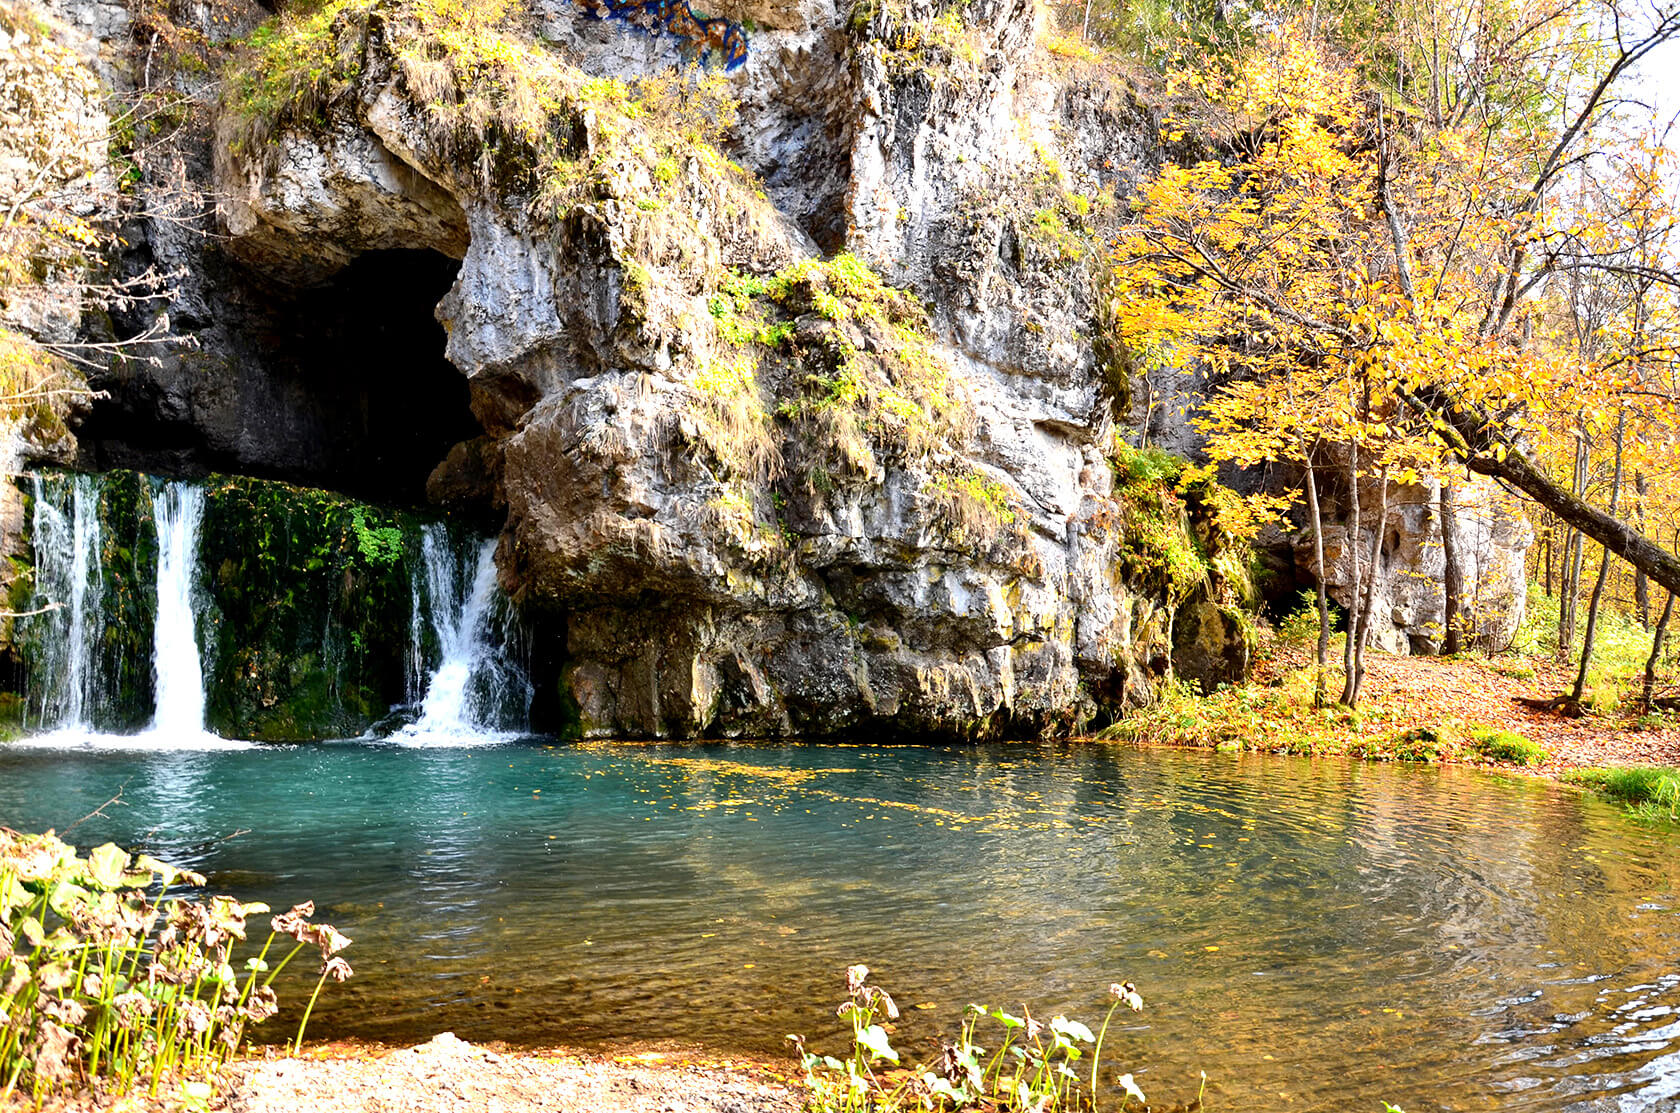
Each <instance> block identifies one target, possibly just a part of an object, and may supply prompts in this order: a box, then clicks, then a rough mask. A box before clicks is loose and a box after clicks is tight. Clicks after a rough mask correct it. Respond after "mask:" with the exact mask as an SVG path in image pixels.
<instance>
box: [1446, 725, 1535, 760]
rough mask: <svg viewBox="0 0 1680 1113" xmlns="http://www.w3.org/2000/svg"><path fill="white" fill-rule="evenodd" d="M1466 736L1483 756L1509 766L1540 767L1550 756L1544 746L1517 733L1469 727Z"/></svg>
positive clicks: (1466, 729) (1466, 728) (1465, 731)
mask: <svg viewBox="0 0 1680 1113" xmlns="http://www.w3.org/2000/svg"><path fill="white" fill-rule="evenodd" d="M1464 734H1465V737H1467V738H1468V739H1469V740H1470V743H1471V745H1472V746H1474V747H1475V749H1476V750H1477V751H1478V752H1480V753H1481V754H1482V755H1483V756H1485V757H1487V758H1489V759H1491V760H1493V761H1502V762H1505V763H1506V764H1508V765H1539V764H1540V763H1541V762H1543V761H1545V760H1546V758H1547V757H1549V756H1550V755H1549V754H1547V752H1546V749H1545V747H1544V746H1541V745H1540V744H1539V743H1538V742H1535V741H1533V740H1532V739H1529V738H1526V737H1524V736H1523V735H1521V734H1518V733H1516V732H1515V731H1510V730H1500V729H1499V728H1497V727H1484V726H1468V727H1465V728H1464Z"/></svg>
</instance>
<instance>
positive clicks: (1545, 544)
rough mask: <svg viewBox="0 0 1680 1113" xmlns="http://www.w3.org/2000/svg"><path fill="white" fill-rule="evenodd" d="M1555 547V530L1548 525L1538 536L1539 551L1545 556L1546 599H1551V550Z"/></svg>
mask: <svg viewBox="0 0 1680 1113" xmlns="http://www.w3.org/2000/svg"><path fill="white" fill-rule="evenodd" d="M1556 547H1557V529H1556V527H1554V526H1553V525H1551V524H1550V523H1548V524H1547V526H1546V532H1545V533H1543V534H1541V535H1540V551H1541V552H1543V553H1545V554H1546V598H1548V599H1550V598H1551V597H1552V555H1553V554H1552V550H1553V549H1555V548H1556Z"/></svg>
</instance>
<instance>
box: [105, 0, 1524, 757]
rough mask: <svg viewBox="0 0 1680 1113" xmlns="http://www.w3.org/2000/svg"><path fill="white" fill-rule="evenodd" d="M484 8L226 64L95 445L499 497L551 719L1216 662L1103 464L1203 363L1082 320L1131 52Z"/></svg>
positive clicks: (961, 709)
mask: <svg viewBox="0 0 1680 1113" xmlns="http://www.w3.org/2000/svg"><path fill="white" fill-rule="evenodd" d="M479 7H486V8H496V7H498V6H497V5H476V6H475V5H474V4H472V3H470V2H467V0H460V2H459V3H456V2H453V0H452V2H450V3H441V4H426V5H419V4H411V3H407V2H406V0H328V2H326V3H324V4H322V5H320V6H318V7H317V8H315V9H312V10H311V12H310V13H308V14H306V15H304V14H300V15H299V16H298V17H297V18H296V19H295V20H294V21H293V22H292V23H290V24H289V25H288V26H289V27H290V32H288V33H292V34H294V36H295V37H294V39H293V40H292V41H291V45H290V46H289V47H288V49H287V50H286V51H272V52H266V53H265V52H261V51H259V52H257V53H256V54H255V55H254V56H253V57H252V58H251V59H250V60H248V61H247V62H246V63H244V64H243V66H242V67H240V68H237V69H235V70H234V71H232V72H231V73H230V74H229V75H228V76H227V77H226V79H225V82H224V90H223V94H222V100H221V103H220V106H219V109H218V117H217V120H216V122H215V128H214V139H213V141H210V142H206V143H205V144H204V145H203V147H202V148H199V150H200V151H201V153H202V154H203V155H204V158H205V159H206V160H209V159H210V158H211V157H212V156H213V160H214V161H213V167H210V166H194V167H192V168H190V170H191V172H192V173H196V174H198V175H199V176H200V177H201V178H202V177H209V178H211V180H212V186H213V191H212V192H213V193H214V195H215V196H217V197H219V198H221V202H220V206H219V220H220V222H221V226H222V230H223V231H225V233H226V241H225V245H222V246H204V245H195V244H192V243H189V242H186V241H184V240H181V239H180V238H179V237H176V236H175V235H174V233H172V232H171V231H170V229H169V228H168V227H165V226H154V227H153V228H152V229H151V232H150V234H149V235H148V236H147V237H146V238H145V244H146V249H147V250H148V251H149V252H151V253H152V254H153V255H154V256H155V257H156V258H158V259H160V260H162V261H164V262H169V263H179V264H181V265H182V266H184V267H185V268H186V269H187V271H188V272H189V273H190V277H189V279H188V280H187V281H186V282H184V283H183V285H182V287H181V289H180V290H179V291H178V294H177V297H176V299H175V302H174V303H173V304H172V306H171V309H170V312H171V313H172V315H173V316H172V320H173V321H174V323H176V324H177V325H181V324H183V323H184V324H185V326H186V327H187V329H188V331H193V332H195V333H196V334H197V335H198V336H199V339H200V352H201V354H192V353H189V354H166V355H164V356H161V357H160V362H159V364H158V365H157V366H153V367H149V368H140V369H129V370H123V371H114V372H112V374H111V375H110V376H108V377H107V379H105V380H102V381H101V382H100V383H98V384H96V385H101V386H106V387H108V388H109V389H110V392H111V400H110V401H109V402H106V403H102V404H101V406H100V407H96V408H95V411H94V413H93V415H92V417H90V418H89V419H88V420H87V421H86V422H84V423H83V425H82V428H81V429H80V433H81V436H82V441H83V446H84V455H85V456H86V457H87V458H88V462H90V463H94V464H98V465H101V466H108V465H111V464H130V465H140V466H150V467H154V468H156V467H158V466H159V461H163V462H164V463H165V464H167V465H168V466H169V467H170V468H172V469H174V470H194V469H203V468H205V467H211V466H215V467H222V468H228V469H231V470H238V471H241V472H245V473H247V474H250V473H256V474H268V475H278V476H282V477H285V478H289V479H293V480H297V481H304V482H310V483H315V484H318V485H323V486H331V487H336V488H339V489H350V490H352V491H361V492H363V493H373V494H378V495H379V496H380V497H385V498H391V499H395V500H417V499H418V498H419V497H420V493H421V489H422V487H423V489H424V493H425V495H426V497H428V498H430V499H431V500H432V501H434V502H436V503H438V504H441V505H444V506H447V507H449V508H451V509H456V510H464V511H467V512H470V513H471V514H473V515H475V516H478V517H479V518H481V519H482V520H484V521H486V522H490V523H493V524H494V525H495V526H497V527H499V528H500V530H501V538H500V547H499V551H498V565H499V569H500V575H501V580H502V584H503V586H504V588H506V590H507V591H508V593H509V594H510V595H511V596H512V597H513V599H514V600H515V602H516V603H517V604H518V605H519V606H520V608H521V609H522V611H523V612H524V614H525V615H526V617H527V619H528V620H529V622H530V625H531V629H532V630H533V635H534V637H535V639H536V641H537V646H536V649H535V658H536V659H537V660H538V661H546V662H548V663H549V664H550V675H548V676H547V677H546V678H545V682H546V689H545V690H544V691H540V692H539V693H538V696H537V705H538V707H539V708H541V707H548V708H551V709H553V710H552V711H551V720H552V721H551V722H550V723H548V724H539V725H554V724H555V723H557V722H559V721H560V720H562V719H563V720H565V721H567V722H568V723H575V724H576V725H577V726H578V729H580V730H581V731H582V732H583V733H584V734H586V735H593V736H651V737H665V736H696V735H722V736H788V735H821V734H827V733H834V732H842V731H844V732H851V731H873V732H877V733H886V734H895V733H899V734H912V733H914V734H917V735H923V736H925V735H927V734H930V733H931V734H936V735H944V736H951V737H979V736H997V735H1005V734H1016V735H1019V734H1036V733H1041V732H1051V731H1062V730H1067V729H1071V728H1073V727H1075V726H1077V725H1079V724H1082V723H1086V722H1090V721H1091V720H1093V719H1098V718H1102V717H1105V716H1111V715H1113V714H1117V713H1119V712H1120V711H1122V710H1123V709H1124V708H1125V707H1126V706H1128V705H1131V704H1135V703H1138V702H1142V701H1146V700H1147V699H1148V698H1149V687H1148V681H1149V679H1150V678H1151V676H1153V675H1158V674H1160V673H1161V672H1164V671H1165V670H1166V669H1167V668H1168V666H1169V663H1170V662H1173V661H1174V659H1175V658H1176V660H1177V663H1178V667H1179V671H1180V672H1181V674H1183V675H1186V676H1188V677H1190V678H1192V679H1195V680H1198V681H1200V682H1202V683H1203V684H1204V685H1205V686H1211V685H1213V684H1216V683H1220V682H1224V681H1228V680H1232V679H1236V678H1237V677H1240V676H1241V675H1242V674H1243V672H1244V670H1245V669H1246V665H1247V656H1248V643H1247V636H1246V634H1245V633H1244V631H1245V630H1247V629H1248V628H1249V627H1248V625H1247V623H1246V622H1244V621H1240V620H1239V619H1237V618H1236V617H1234V614H1235V612H1234V609H1233V608H1234V607H1235V606H1236V605H1237V601H1236V594H1235V589H1234V587H1233V585H1232V583H1231V582H1230V581H1231V579H1232V577H1229V576H1225V575H1223V574H1221V575H1214V576H1212V577H1210V578H1208V579H1207V581H1206V583H1205V584H1204V585H1203V586H1202V587H1200V588H1199V589H1198V590H1197V592H1196V593H1194V594H1193V595H1191V596H1189V597H1179V596H1178V595H1175V596H1174V598H1175V599H1176V602H1175V604H1174V605H1173V606H1172V607H1169V606H1168V605H1167V602H1166V596H1167V594H1173V593H1172V592H1167V593H1166V594H1163V589H1162V588H1161V586H1160V584H1158V583H1156V582H1154V581H1153V580H1151V579H1150V577H1149V576H1148V575H1147V574H1145V573H1144V572H1141V571H1140V570H1139V569H1140V567H1143V566H1144V565H1147V564H1148V561H1147V560H1145V561H1143V564H1142V565H1140V564H1139V559H1138V558H1139V553H1138V552H1137V549H1138V545H1137V543H1136V537H1135V536H1134V535H1133V534H1132V533H1131V525H1130V524H1129V523H1131V522H1133V521H1134V511H1135V509H1136V507H1135V505H1134V504H1135V502H1136V498H1137V493H1136V491H1135V490H1133V489H1129V488H1128V489H1122V488H1121V487H1117V483H1116V473H1115V464H1114V459H1115V456H1116V452H1117V448H1116V446H1117V443H1118V442H1119V440H1125V439H1133V440H1135V439H1136V438H1135V437H1133V436H1130V434H1129V432H1128V431H1129V430H1131V429H1134V428H1138V427H1141V428H1142V429H1144V430H1145V431H1146V433H1147V434H1148V436H1149V437H1150V439H1151V440H1152V441H1153V442H1154V443H1157V444H1159V443H1167V444H1170V445H1171V446H1172V447H1175V448H1178V449H1181V450H1184V451H1188V452H1193V451H1194V449H1195V447H1196V438H1195V434H1194V431H1193V429H1192V428H1190V427H1189V426H1188V425H1187V424H1186V423H1185V422H1184V421H1183V419H1182V416H1181V415H1180V416H1173V415H1178V414H1180V411H1181V409H1182V407H1179V406H1175V405H1173V404H1170V402H1169V403H1163V401H1162V398H1163V397H1165V396H1166V395H1167V394H1171V393H1172V392H1173V391H1180V390H1185V389H1192V388H1193V386H1194V383H1193V382H1192V381H1191V380H1192V378H1193V377H1191V378H1186V379H1184V381H1183V382H1180V383H1177V384H1176V385H1174V386H1173V387H1172V388H1171V389H1170V390H1168V391H1166V392H1165V393H1164V394H1163V393H1162V392H1160V391H1158V390H1157V389H1156V384H1153V383H1143V384H1136V385H1139V386H1142V387H1144V388H1145V389H1143V390H1142V391H1141V392H1140V391H1139V390H1137V389H1135V385H1134V384H1133V383H1131V382H1130V381H1129V379H1128V374H1127V368H1126V362H1125V360H1124V359H1123V358H1121V356H1120V354H1119V353H1118V352H1117V351H1116V350H1115V348H1114V346H1113V345H1112V344H1111V343H1110V339H1109V337H1108V336H1107V335H1106V333H1105V331H1104V321H1105V308H1104V297H1103V295H1102V289H1101V280H1102V273H1103V265H1102V250H1101V244H1102V241H1103V238H1104V235H1105V231H1106V230H1107V229H1108V228H1109V227H1111V226H1112V224H1113V222H1114V221H1115V220H1117V218H1118V214H1119V212H1120V210H1121V207H1122V205H1123V203H1124V202H1123V198H1124V197H1125V196H1126V195H1127V193H1128V192H1129V191H1130V190H1131V188H1132V187H1133V186H1134V185H1135V184H1136V183H1137V181H1138V180H1139V179H1140V178H1142V177H1143V176H1144V175H1146V174H1147V173H1149V171H1150V170H1151V168H1152V167H1153V165H1154V164H1155V163H1156V161H1157V160H1158V159H1159V158H1160V157H1161V154H1160V152H1159V150H1158V146H1157V139H1156V136H1157V121H1156V119H1155V118H1154V115H1153V114H1152V112H1151V111H1150V110H1149V109H1148V107H1147V106H1146V103H1145V102H1146V100H1147V98H1146V97H1144V96H1142V95H1140V94H1139V93H1138V91H1137V90H1136V89H1135V88H1134V87H1133V86H1132V85H1130V84H1129V83H1128V81H1127V80H1125V79H1122V78H1120V77H1117V76H1116V75H1115V73H1114V72H1113V70H1112V69H1111V68H1105V67H1101V66H1097V65H1094V64H1087V63H1085V62H1081V61H1079V60H1078V59H1076V58H1068V57H1063V56H1060V55H1057V54H1054V53H1052V52H1050V51H1049V50H1047V49H1046V48H1045V46H1044V45H1043V28H1042V27H1041V26H1040V25H1039V20H1040V19H1041V18H1042V9H1041V7H1040V6H1039V5H1037V4H1035V3H1032V2H1030V0H970V2H968V3H966V4H961V5H952V4H944V3H941V2H940V0H905V2H896V0H895V2H887V0H882V2H880V3H870V2H868V0H865V2H862V3H859V4H857V5H856V6H854V7H851V8H848V7H846V6H845V4H844V3H843V2H841V0H732V2H731V3H730V4H728V5H726V6H724V7H723V8H720V9H718V10H717V11H716V12H714V14H717V15H721V16H722V17H725V18H727V19H730V20H733V21H735V26H734V27H733V31H734V32H735V33H740V32H741V29H742V28H746V31H745V34H746V36H747V38H746V42H747V51H746V54H745V57H744V60H742V62H741V64H740V65H739V67H738V68H736V69H733V70H730V71H728V72H727V73H724V72H721V71H716V70H714V71H711V72H710V73H709V74H707V75H706V76H703V77H701V76H696V75H695V71H692V70H686V71H681V72H679V73H677V74H675V75H673V72H672V68H673V67H674V66H677V65H679V64H681V63H683V62H684V61H685V59H688V58H690V57H691V55H692V46H693V44H690V43H686V42H685V41H684V40H683V38H682V37H681V36H680V35H678V34H673V33H671V28H670V27H668V26H664V25H655V24H652V23H648V21H645V20H644V21H643V22H644V23H645V24H647V25H645V26H638V25H636V24H635V23H634V22H628V21H626V20H624V19H601V18H597V17H596V15H595V14H593V12H592V10H590V9H589V8H587V7H586V6H584V5H580V4H579V3H576V2H575V0H530V2H529V3H528V4H527V6H526V7H525V8H523V9H521V10H520V11H518V12H516V13H514V17H513V18H512V19H507V20H503V19H499V18H494V17H492V16H488V15H484V14H482V13H478V8H479ZM614 10H619V9H618V8H616V7H615V9H614ZM661 10H662V11H667V12H668V10H669V8H668V6H667V7H666V8H663V9H661ZM475 13H478V14H475ZM515 24H517V29H515ZM434 318H435V322H437V323H440V324H441V328H442V330H443V331H442V334H441V335H439V334H437V333H436V332H435V331H434V330H433V320H434ZM381 329H382V330H383V331H380V330H381ZM1117 429H1118V430H1119V431H1120V437H1119V438H1118V439H1117ZM427 472H429V473H430V474H429V478H427V476H426V473H427ZM357 484H361V486H359V487H358V486H357ZM1152 497H1153V496H1152ZM1168 501H1171V502H1172V505H1173V506H1174V507H1177V506H1178V503H1177V501H1176V500H1168ZM1463 505H1464V509H1463V512H1462V513H1461V515H1460V519H1461V522H1464V523H1468V522H1471V521H1473V520H1478V519H1476V515H1477V514H1481V513H1482V511H1481V510H1477V509H1475V504H1474V499H1473V498H1469V497H1467V498H1466V499H1465V500H1464V503H1463ZM1173 513H1174V514H1177V513H1178V511H1177V510H1176V509H1175V510H1174V511H1173ZM1483 516H1484V517H1485V516H1486V515H1483ZM1175 520H1176V519H1175ZM1488 520H1489V521H1492V520H1493V519H1492V518H1489V519H1488ZM1162 521H1165V519H1162ZM1415 524H1416V531H1414V532H1417V531H1423V532H1417V537H1416V538H1415V539H1414V540H1412V541H1408V542H1404V543H1402V544H1399V545H1397V546H1395V547H1393V548H1392V551H1391V552H1390V559H1391V560H1393V561H1394V562H1395V563H1396V565H1397V566H1399V565H1406V566H1408V567H1416V568H1419V569H1423V570H1424V571H1425V572H1427V571H1428V566H1429V565H1428V561H1429V554H1428V551H1427V550H1428V546H1427V538H1426V537H1425V533H1426V531H1427V523H1426V522H1424V521H1423V520H1422V519H1419V521H1418V522H1417V523H1415ZM1461 528H1469V526H1467V525H1466V526H1463V527H1461ZM1501 528H1503V529H1504V532H1503V533H1501V534H1499V540H1500V541H1501V543H1503V544H1505V545H1506V548H1504V549H1502V550H1499V551H1500V552H1503V553H1514V552H1520V550H1521V548H1522V546H1523V540H1524V539H1523V537H1522V536H1521V535H1520V531H1518V530H1516V529H1515V528H1514V527H1501ZM1182 529H1183V530H1187V531H1191V532H1195V533H1196V534H1197V536H1198V537H1202V536H1203V535H1204V534H1205V532H1206V523H1205V522H1204V523H1187V524H1185V525H1183V526H1182ZM1186 536H1188V534H1186ZM1406 536H1407V537H1411V536H1412V534H1410V533H1408V534H1407V535H1406ZM1129 538H1130V541H1129V540H1128V539H1129ZM1128 544H1130V548H1128ZM1408 546H1409V547H1408ZM1203 547H1204V548H1205V546H1203ZM1469 548H1471V546H1466V550H1467V551H1468V549H1469ZM1385 551H1389V550H1385ZM1500 559H1504V558H1503V557H1501V558H1500ZM1515 559H1516V561H1517V563H1516V564H1515V565H1513V566H1512V567H1515V568H1517V570H1518V572H1517V574H1518V578H1519V581H1520V556H1518V557H1517V558H1515ZM1335 567H1337V565H1336V564H1335V563H1334V561H1332V569H1333V570H1334V568H1335ZM1500 575H1506V576H1508V575H1509V569H1508V568H1504V566H1501V569H1496V570H1488V569H1480V570H1476V571H1475V572H1474V573H1473V576H1474V578H1473V579H1472V580H1471V581H1470V582H1474V583H1482V582H1484V581H1486V582H1489V583H1491V582H1494V581H1496V580H1498V579H1499V576H1500ZM1391 582H1392V583H1393V584H1395V585H1402V584H1403V583H1404V582H1405V581H1404V577H1402V576H1395V577H1393V578H1392V580H1391ZM1180 594H1181V593H1180ZM1426 594H1427V592H1426V591H1424V589H1422V588H1411V587H1402V586H1396V587H1395V589H1394V593H1393V598H1392V599H1391V600H1389V601H1388V603H1387V605H1386V609H1385V611H1384V613H1389V612H1392V613H1393V614H1395V615H1396V616H1398V617H1396V619H1395V623H1396V625H1395V627H1394V629H1395V631H1398V632H1399V633H1396V634H1394V635H1393V636H1387V640H1388V641H1389V642H1394V643H1395V644H1399V642H1400V641H1401V640H1404V638H1405V637H1407V636H1410V634H1411V632H1413V631H1423V630H1426V629H1427V624H1428V621H1429V615H1428V606H1427V601H1426V599H1425V595H1426ZM1517 598H1519V599H1520V592H1518V593H1517ZM1519 605H1520V604H1519ZM1402 619H1404V621H1402ZM1385 636H1386V635H1385Z"/></svg>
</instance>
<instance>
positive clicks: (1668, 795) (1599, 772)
mask: <svg viewBox="0 0 1680 1113" xmlns="http://www.w3.org/2000/svg"><path fill="white" fill-rule="evenodd" d="M1563 780H1565V781H1566V782H1568V783H1570V784H1578V785H1584V786H1586V787H1589V788H1593V789H1597V790H1598V791H1599V792H1601V793H1603V794H1604V795H1605V796H1608V797H1609V798H1610V799H1612V800H1616V801H1619V802H1620V803H1623V804H1626V805H1627V806H1628V808H1629V809H1630V810H1631V811H1632V812H1633V813H1634V814H1635V815H1638V816H1641V817H1643V818H1646V819H1680V769H1669V768H1666V767H1663V766H1659V765H1629V766H1623V767H1620V768H1615V769H1572V770H1570V771H1569V772H1567V773H1565V774H1564V775H1563Z"/></svg>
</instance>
